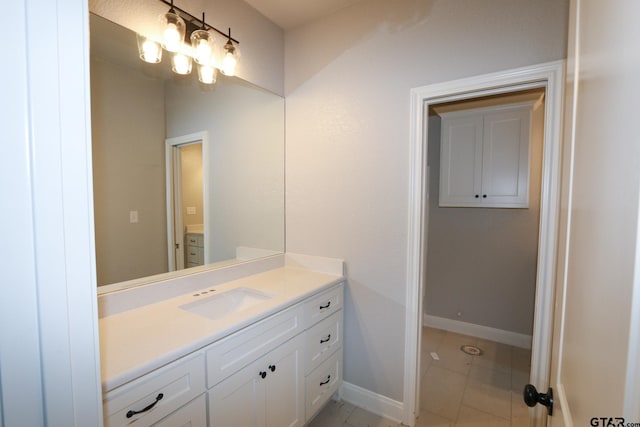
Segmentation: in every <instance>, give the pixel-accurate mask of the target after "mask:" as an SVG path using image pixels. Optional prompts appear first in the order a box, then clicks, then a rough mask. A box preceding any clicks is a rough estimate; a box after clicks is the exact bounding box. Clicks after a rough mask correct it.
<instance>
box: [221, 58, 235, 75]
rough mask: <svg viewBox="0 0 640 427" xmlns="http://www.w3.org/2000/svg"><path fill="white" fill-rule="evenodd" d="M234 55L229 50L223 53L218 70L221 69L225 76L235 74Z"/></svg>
mask: <svg viewBox="0 0 640 427" xmlns="http://www.w3.org/2000/svg"><path fill="white" fill-rule="evenodd" d="M236 62H237V61H236V57H235V55H234V54H233V53H231V52H227V53H226V54H225V55H224V59H223V60H222V68H221V69H220V71H222V73H223V74H224V75H225V76H233V75H235V72H236Z"/></svg>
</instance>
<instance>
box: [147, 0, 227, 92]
mask: <svg viewBox="0 0 640 427" xmlns="http://www.w3.org/2000/svg"><path fill="white" fill-rule="evenodd" d="M159 1H161V2H162V3H164V4H166V5H167V6H169V7H170V9H169V11H168V12H167V13H165V14H163V15H162V16H161V17H160V23H161V25H162V28H160V29H159V30H160V31H158V34H156V37H155V38H154V37H152V36H146V35H142V34H138V54H139V56H140V59H142V60H143V61H145V62H148V63H151V64H157V63H159V62H160V61H161V60H162V49H163V48H164V50H166V51H168V52H172V53H173V55H172V57H171V69H172V70H173V72H174V73H176V74H181V75H186V74H190V73H191V69H192V61H193V60H195V62H196V64H198V79H199V80H200V82H202V83H205V84H214V83H215V82H216V77H217V73H218V69H220V70H221V71H222V73H223V74H225V75H227V76H233V75H235V68H236V64H237V62H238V57H239V52H238V48H237V45H238V44H240V42H239V41H238V40H236V39H234V38H233V37H231V28H229V31H228V33H224V32H222V31H220V30H218V29H217V28H215V27H213V26H211V25H209V24H207V23H206V22H205V18H204V13H203V14H202V20H200V19H198V18H196V17H195V16H193V15H192V14H190V13H189V12H187V11H185V10H183V9H180V8H179V7H177V6H175V5H174V4H173V0H171V1H170V2H169V1H167V0H159ZM213 32H216V33H218V34H220V35H222V36H224V37H225V38H226V39H227V43H226V44H225V45H224V48H223V51H224V57H223V59H222V62H221V63H220V62H219V61H218V58H216V54H215V52H216V49H215V42H214V37H213V36H214V35H213ZM234 43H235V45H234Z"/></svg>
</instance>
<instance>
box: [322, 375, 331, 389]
mask: <svg viewBox="0 0 640 427" xmlns="http://www.w3.org/2000/svg"><path fill="white" fill-rule="evenodd" d="M329 381H331V375H327V380H326V381H322V382H321V383H320V385H321V386H322V385H325V384H329Z"/></svg>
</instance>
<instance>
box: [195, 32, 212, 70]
mask: <svg viewBox="0 0 640 427" xmlns="http://www.w3.org/2000/svg"><path fill="white" fill-rule="evenodd" d="M191 47H192V48H193V56H194V59H195V60H196V62H197V63H198V64H202V65H210V64H211V61H212V54H213V37H212V36H211V33H209V32H208V31H207V30H205V29H204V28H203V29H200V30H195V31H194V32H193V33H191Z"/></svg>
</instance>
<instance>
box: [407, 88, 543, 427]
mask: <svg viewBox="0 0 640 427" xmlns="http://www.w3.org/2000/svg"><path fill="white" fill-rule="evenodd" d="M544 95H545V88H543V87H541V88H534V89H529V90H523V91H518V92H510V93H508V94H497V95H492V96H484V97H479V98H472V99H465V100H461V101H453V102H445V103H439V104H436V103H434V104H432V105H430V108H429V109H428V111H425V113H426V114H427V118H426V121H427V134H428V144H427V159H428V163H427V174H428V175H427V179H426V183H427V188H426V191H427V201H426V205H425V233H426V235H425V244H426V247H425V252H426V253H427V254H428V256H427V257H426V259H425V263H426V264H425V266H424V271H425V282H424V294H425V297H424V303H423V307H424V317H423V329H422V346H421V371H420V396H421V397H420V402H418V403H419V411H420V413H419V417H418V418H419V420H420V425H423V424H424V422H425V420H428V421H427V423H426V425H430V424H434V423H436V422H440V423H445V424H456V423H457V424H464V425H474V423H476V422H477V423H481V422H482V423H485V424H486V423H488V424H491V425H496V426H499V425H506V426H523V427H528V425H529V420H528V418H529V411H528V408H527V407H526V405H525V404H524V403H523V400H522V389H523V387H524V385H525V384H527V383H528V382H529V376H530V360H531V339H532V335H533V317H534V316H533V313H534V301H535V288H536V266H537V260H538V253H537V251H538V240H539V220H540V217H539V212H540V209H539V208H540V194H541V192H540V186H541V182H542V180H541V175H542V168H541V166H542V145H543V132H544ZM485 196H486V197H485Z"/></svg>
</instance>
